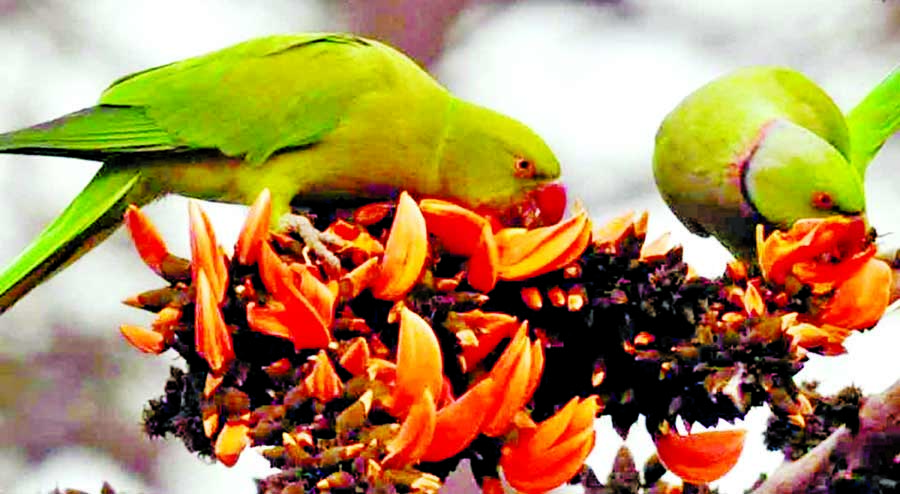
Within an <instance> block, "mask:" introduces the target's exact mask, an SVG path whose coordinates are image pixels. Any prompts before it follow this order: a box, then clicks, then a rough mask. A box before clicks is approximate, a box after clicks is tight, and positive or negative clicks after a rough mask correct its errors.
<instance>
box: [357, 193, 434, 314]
mask: <svg viewBox="0 0 900 494" xmlns="http://www.w3.org/2000/svg"><path fill="white" fill-rule="evenodd" d="M427 256H428V233H427V231H426V229H425V218H423V217H422V212H421V211H420V210H419V206H417V205H416V201H414V200H413V199H412V197H410V196H409V194H407V193H406V192H403V193H402V194H400V200H399V201H398V202H397V213H396V214H395V215H394V222H393V224H391V233H390V235H389V236H388V240H387V244H386V245H385V247H384V257H383V258H382V259H381V276H379V277H378V278H377V279H376V280H375V282H374V283H373V285H372V286H371V287H370V290H371V291H372V295H373V296H374V297H375V298H378V299H381V300H399V299H401V298H403V297H404V296H405V295H406V294H407V292H409V290H410V289H412V287H413V285H415V283H416V281H418V280H419V276H420V275H421V274H422V269H423V268H424V267H425V259H426V257H427Z"/></svg>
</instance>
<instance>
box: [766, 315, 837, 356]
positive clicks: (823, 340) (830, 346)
mask: <svg viewBox="0 0 900 494" xmlns="http://www.w3.org/2000/svg"><path fill="white" fill-rule="evenodd" d="M795 316H796V314H791V315H788V316H784V317H783V318H782V326H785V321H788V322H787V324H788V326H787V327H786V329H785V330H784V332H785V334H787V335H788V336H790V337H791V338H792V340H791V346H792V347H794V348H796V347H800V348H805V349H807V350H810V351H814V352H817V353H821V354H822V355H832V356H833V355H841V354H844V353H847V349H846V348H844V340H846V339H847V337H848V336H850V331H851V329H849V328H844V327H840V326H832V325H830V324H823V325H822V326H815V325H813V324H809V323H799V324H795V323H792V322H790V321H791V320H793V319H796V317H795Z"/></svg>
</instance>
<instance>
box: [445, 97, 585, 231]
mask: <svg viewBox="0 0 900 494" xmlns="http://www.w3.org/2000/svg"><path fill="white" fill-rule="evenodd" d="M455 107H456V108H455V109H454V111H453V112H452V113H451V121H450V123H449V127H448V129H447V133H446V135H445V137H444V142H443V146H442V147H441V151H440V156H439V158H438V163H439V165H438V166H439V171H438V174H439V176H440V181H441V189H442V195H444V196H446V197H449V198H453V199H455V200H457V201H459V202H461V203H462V204H463V205H465V206H468V207H470V208H473V209H475V210H477V211H479V212H482V213H485V214H488V215H491V216H493V217H495V218H497V219H499V220H500V221H501V222H502V223H504V224H505V225H507V226H518V225H524V226H537V225H540V224H545V225H546V224H552V223H556V222H558V221H559V220H560V219H562V216H563V214H564V212H565V208H566V201H567V198H566V191H565V188H564V187H563V186H562V184H560V183H559V182H556V180H557V179H558V178H559V176H560V166H559V161H557V159H556V156H555V155H554V154H553V151H551V150H550V147H549V146H548V145H547V144H546V143H545V142H544V140H543V139H542V138H541V137H540V136H538V135H537V134H536V133H535V132H534V131H533V130H531V129H530V128H528V127H527V126H525V125H524V124H522V123H520V122H518V121H516V120H514V119H512V118H509V117H507V116H505V115H501V114H499V113H497V112H494V111H492V110H488V109H486V108H482V107H480V106H476V105H473V104H470V103H466V102H463V101H459V100H457V101H456V103H455Z"/></svg>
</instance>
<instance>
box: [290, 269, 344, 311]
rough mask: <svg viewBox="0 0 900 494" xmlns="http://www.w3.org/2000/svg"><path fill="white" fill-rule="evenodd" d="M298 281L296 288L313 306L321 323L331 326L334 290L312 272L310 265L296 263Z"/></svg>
mask: <svg viewBox="0 0 900 494" xmlns="http://www.w3.org/2000/svg"><path fill="white" fill-rule="evenodd" d="M296 266H297V267H298V269H297V271H295V272H298V274H299V278H300V282H299V286H298V289H299V290H300V292H301V293H302V294H303V295H304V298H306V300H307V301H309V304H310V305H312V306H313V308H315V310H316V312H317V313H318V314H319V318H321V320H322V323H323V324H324V325H325V326H326V327H331V324H332V323H333V322H334V305H335V301H336V300H335V296H334V292H332V291H331V289H330V288H329V287H328V285H326V284H325V283H322V281H321V280H320V279H319V278H318V277H317V276H316V275H315V274H314V273H313V269H314V268H312V267H311V266H307V265H300V264H297V265H296Z"/></svg>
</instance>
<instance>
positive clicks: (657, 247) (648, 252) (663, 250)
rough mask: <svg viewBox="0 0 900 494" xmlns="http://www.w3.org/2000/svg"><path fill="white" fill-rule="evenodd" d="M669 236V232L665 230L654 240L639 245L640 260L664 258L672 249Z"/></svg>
mask: <svg viewBox="0 0 900 494" xmlns="http://www.w3.org/2000/svg"><path fill="white" fill-rule="evenodd" d="M671 236H672V234H671V233H669V232H666V233H663V234H662V235H661V236H660V237H659V238H657V239H656V240H654V241H652V242H649V243H645V244H644V245H643V246H641V260H644V261H654V260H659V259H663V258H665V257H666V254H668V253H669V251H670V250H671V249H672V239H671Z"/></svg>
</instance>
